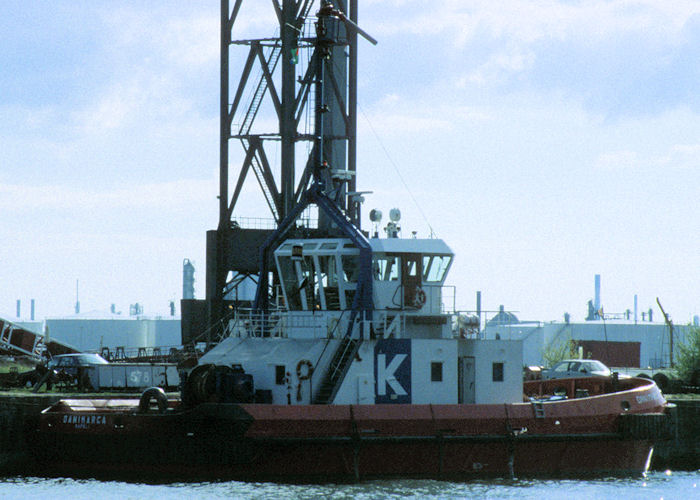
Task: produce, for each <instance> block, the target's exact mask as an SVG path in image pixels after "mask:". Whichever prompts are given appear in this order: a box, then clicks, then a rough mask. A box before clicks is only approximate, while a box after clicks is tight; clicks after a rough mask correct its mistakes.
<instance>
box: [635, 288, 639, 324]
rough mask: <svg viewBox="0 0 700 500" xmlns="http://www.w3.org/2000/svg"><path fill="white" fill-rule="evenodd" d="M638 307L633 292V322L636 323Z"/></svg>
mask: <svg viewBox="0 0 700 500" xmlns="http://www.w3.org/2000/svg"><path fill="white" fill-rule="evenodd" d="M638 311H639V308H638V307H637V294H636V293H635V294H634V324H635V325H636V324H637V314H638Z"/></svg>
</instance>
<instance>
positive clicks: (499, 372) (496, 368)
mask: <svg viewBox="0 0 700 500" xmlns="http://www.w3.org/2000/svg"><path fill="white" fill-rule="evenodd" d="M492 366H493V381H494V382H503V363H493V365H492Z"/></svg>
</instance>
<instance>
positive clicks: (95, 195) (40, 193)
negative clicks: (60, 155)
mask: <svg viewBox="0 0 700 500" xmlns="http://www.w3.org/2000/svg"><path fill="white" fill-rule="evenodd" d="M217 185H218V183H217V181H216V180H215V179H206V180H200V179H178V180H175V181H166V182H161V183H147V184H141V185H134V186H128V187H125V188H117V189H112V190H94V189H89V188H78V187H75V186H61V185H44V186H28V185H21V184H0V209H2V210H3V212H4V213H13V212H16V213H26V212H27V211H33V210H47V209H48V210H77V211H86V212H89V211H92V210H95V209H97V208H107V209H109V210H119V209H123V208H132V209H140V208H149V209H156V210H158V211H160V212H161V213H163V214H166V213H167V212H168V211H170V210H174V209H185V208H186V207H187V206H193V207H194V206H199V204H201V203H209V202H211V200H212V199H213V196H214V193H216V192H217Z"/></svg>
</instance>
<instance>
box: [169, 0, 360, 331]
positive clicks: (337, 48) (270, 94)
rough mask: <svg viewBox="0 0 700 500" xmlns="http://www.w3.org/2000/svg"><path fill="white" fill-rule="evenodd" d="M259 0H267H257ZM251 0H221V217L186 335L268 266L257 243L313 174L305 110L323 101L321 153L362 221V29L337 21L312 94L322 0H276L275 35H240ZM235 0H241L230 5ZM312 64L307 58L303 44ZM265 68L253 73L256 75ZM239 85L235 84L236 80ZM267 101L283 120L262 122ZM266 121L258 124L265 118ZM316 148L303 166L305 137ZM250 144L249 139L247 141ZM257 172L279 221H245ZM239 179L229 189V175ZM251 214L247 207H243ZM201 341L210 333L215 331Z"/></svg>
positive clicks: (188, 307)
mask: <svg viewBox="0 0 700 500" xmlns="http://www.w3.org/2000/svg"><path fill="white" fill-rule="evenodd" d="M255 1H259V0H255ZM243 3H244V0H231V1H229V0H222V1H221V47H220V50H221V62H220V63H221V69H220V91H221V95H220V138H219V141H220V152H219V197H218V198H219V222H218V227H217V229H215V230H211V231H208V232H207V263H206V266H207V271H206V300H205V301H183V304H182V330H183V343H185V342H186V341H188V340H191V339H192V338H193V336H196V335H199V334H201V333H202V330H203V324H206V325H208V327H209V328H207V331H208V332H212V331H216V329H217V324H218V322H219V320H220V319H221V318H223V317H224V313H225V311H226V309H227V306H228V305H229V304H230V302H229V301H230V300H234V299H236V298H237V297H236V291H237V286H238V284H239V283H240V282H241V281H242V280H243V279H245V278H246V277H251V276H252V277H255V276H256V275H257V273H258V270H259V269H260V265H259V264H260V263H259V259H260V256H259V251H258V250H259V248H260V246H261V244H262V242H263V241H264V240H265V239H266V238H267V237H268V236H269V234H270V233H271V232H272V231H273V229H274V226H275V225H277V224H279V223H280V221H282V220H283V219H284V217H285V216H286V215H287V214H288V213H289V212H290V210H291V209H292V208H293V207H294V206H295V205H296V204H297V202H298V201H299V199H300V197H301V195H302V193H303V192H304V190H305V189H306V188H307V187H308V185H309V183H310V182H311V179H312V174H313V169H314V164H313V161H314V155H315V151H314V150H313V149H314V148H313V147H310V144H313V142H314V136H313V134H312V133H309V132H308V131H303V130H301V131H300V122H301V120H302V118H303V116H304V113H309V112H311V114H313V113H314V111H315V109H314V106H317V105H318V103H319V102H322V103H323V106H324V108H327V109H328V117H329V118H328V119H326V120H325V121H324V126H323V130H324V133H323V137H324V140H323V147H322V150H323V158H322V160H323V161H324V165H327V167H328V168H327V171H326V172H325V173H324V175H326V176H327V178H328V183H327V184H328V186H329V190H331V189H332V190H335V193H336V199H337V201H338V205H339V206H340V207H341V209H342V210H343V211H344V212H345V214H346V215H347V216H348V218H349V219H350V220H351V221H352V222H353V223H354V224H355V225H357V226H358V227H359V224H360V209H359V201H357V200H359V196H357V195H356V176H355V173H356V151H357V149H356V130H357V125H356V123H357V122H356V109H357V33H356V32H354V31H352V30H345V29H344V28H343V26H342V25H339V28H338V29H339V33H337V40H338V42H337V43H336V44H334V46H333V47H332V48H331V49H330V50H331V52H332V54H331V57H332V59H333V64H332V65H328V66H326V72H325V74H324V76H325V78H326V81H325V85H324V89H325V91H324V95H323V98H322V99H320V100H319V98H318V96H316V95H315V94H314V89H315V88H316V83H317V80H318V75H317V74H316V68H317V65H316V64H315V63H314V61H315V58H317V57H320V56H319V54H318V53H317V52H318V50H317V49H315V48H314V41H315V36H316V35H315V33H313V30H311V31H312V32H311V33H309V34H307V31H308V30H306V29H305V27H307V28H308V26H309V25H310V23H311V22H312V21H313V16H314V15H315V12H316V11H317V10H318V9H319V8H320V6H321V4H322V3H325V2H324V0H320V2H315V1H314V0H271V1H270V4H271V5H270V8H271V9H273V11H274V14H275V19H276V20H277V26H274V25H272V26H270V32H272V33H274V32H275V31H276V36H270V37H264V38H255V39H236V38H235V37H234V34H235V32H236V21H237V20H238V16H239V13H240V11H241V7H242V4H243ZM333 3H334V6H335V8H336V9H338V10H339V11H341V12H343V13H344V14H345V16H346V17H347V19H349V20H350V21H352V22H355V23H356V22H357V12H358V5H357V4H358V0H335V1H334V2H333ZM231 4H233V5H231ZM233 51H238V52H237V54H238V55H240V54H241V51H247V57H245V63H244V64H243V65H242V66H237V67H235V68H234V67H231V66H230V64H229V62H230V59H231V55H232V53H233ZM305 53H306V54H310V56H309V58H308V60H307V64H306V65H305V67H304V65H302V64H299V62H300V61H299V59H300V57H302V56H303V55H304V54H305ZM255 74H257V75H258V76H257V77H255V76H253V75H255ZM236 78H237V81H238V83H237V85H236V86H235V87H233V86H232V83H233V82H234V81H236ZM264 106H267V107H268V108H270V107H271V108H272V109H274V114H276V118H277V122H278V124H279V127H278V130H271V131H260V130H257V129H256V126H255V124H256V118H259V116H258V115H259V111H260V110H261V108H263V107H264ZM257 128H259V127H257ZM275 143H278V144H279V148H280V155H279V156H280V160H279V165H273V164H272V163H271V162H270V160H269V159H270V157H271V155H270V154H268V150H269V148H270V147H271V145H275V146H276V144H275ZM301 144H303V146H304V147H305V148H306V149H307V150H309V154H308V158H307V159H306V161H305V162H304V165H303V168H300V169H297V165H296V162H297V160H298V159H299V158H300V155H299V151H302V150H301V149H299V150H298V146H300V145H301ZM234 148H239V149H238V150H239V151H241V152H242V154H243V158H244V159H243V162H242V164H241V165H240V166H236V165H234V164H232V162H231V161H230V157H231V152H233V151H235V150H234ZM241 148H242V149H241ZM251 173H252V174H253V175H254V177H255V179H256V180H257V184H258V186H259V188H260V192H261V194H262V196H263V197H264V199H265V201H266V203H267V206H268V208H269V211H270V215H271V218H272V219H273V220H274V224H273V227H270V228H267V229H258V228H252V227H245V222H244V221H242V220H241V218H240V215H242V214H239V213H238V212H237V210H236V209H237V202H238V201H239V197H240V195H241V192H242V190H243V189H244V183H245V181H246V179H247V178H248V177H249V176H250V174H251ZM233 178H235V179H236V181H235V184H233V189H231V186H230V183H229V180H232V179H233ZM243 215H245V214H243ZM303 230H304V231H305V234H309V233H314V232H317V233H319V234H328V233H332V231H333V229H332V226H331V225H330V224H327V223H326V222H325V221H324V220H323V217H322V216H321V218H320V220H319V221H318V227H316V228H312V227H305V228H303ZM201 340H203V341H209V340H211V337H210V335H209V334H207V335H206V339H201Z"/></svg>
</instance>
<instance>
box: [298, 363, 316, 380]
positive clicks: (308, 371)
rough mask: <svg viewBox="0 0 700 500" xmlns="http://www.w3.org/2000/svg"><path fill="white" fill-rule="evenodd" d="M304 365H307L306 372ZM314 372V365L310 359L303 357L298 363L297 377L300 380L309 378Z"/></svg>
mask: <svg viewBox="0 0 700 500" xmlns="http://www.w3.org/2000/svg"><path fill="white" fill-rule="evenodd" d="M304 367H306V372H304ZM313 372H314V365H312V364H311V361H309V360H308V359H302V360H301V361H299V363H298V364H297V378H298V379H299V380H307V379H310V378H311V374H312V373H313Z"/></svg>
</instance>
